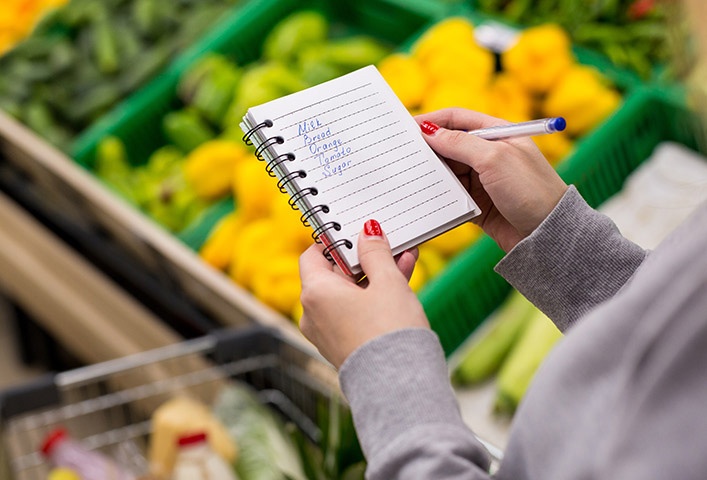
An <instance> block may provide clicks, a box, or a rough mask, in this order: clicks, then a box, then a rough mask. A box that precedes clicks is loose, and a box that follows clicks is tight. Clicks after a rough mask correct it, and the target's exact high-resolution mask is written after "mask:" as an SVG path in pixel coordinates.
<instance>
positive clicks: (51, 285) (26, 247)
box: [0, 194, 180, 363]
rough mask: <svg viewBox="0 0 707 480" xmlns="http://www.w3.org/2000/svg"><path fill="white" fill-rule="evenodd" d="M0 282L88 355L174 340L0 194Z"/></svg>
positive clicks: (95, 358)
mask: <svg viewBox="0 0 707 480" xmlns="http://www.w3.org/2000/svg"><path fill="white" fill-rule="evenodd" d="M0 223H1V224H2V225H3V229H2V230H0V247H1V248H0V285H2V287H3V290H4V291H5V292H6V294H7V295H8V296H9V297H10V298H12V300H13V301H15V302H17V304H18V305H20V306H21V307H22V308H23V309H24V310H25V311H26V312H28V313H29V314H31V315H32V317H33V318H34V319H35V320H36V321H37V322H38V323H39V324H40V325H42V326H43V327H44V328H45V329H46V330H47V331H48V332H50V333H51V334H52V336H53V337H54V338H55V339H56V340H57V341H59V342H60V343H61V344H62V345H64V346H65V347H66V348H67V349H68V350H70V351H71V352H72V353H73V354H74V355H75V356H76V357H77V358H79V359H80V360H82V361H84V362H86V363H95V362H101V361H105V360H109V359H112V358H119V357H122V356H125V355H129V354H132V353H136V352H140V351H144V350H147V349H151V348H156V347H160V346H164V345H168V344H171V343H174V342H177V341H179V340H180V338H179V336H178V335H177V334H175V333H174V332H173V331H172V330H171V329H169V328H168V327H166V326H165V325H164V324H163V322H161V321H160V320H159V319H158V318H157V317H155V316H154V315H152V314H151V313H150V312H148V311H147V310H146V309H145V308H144V307H143V306H142V305H140V304H138V303H137V302H136V301H135V300H134V299H132V298H131V297H130V296H129V295H127V294H126V293H124V292H123V291H121V290H120V289H118V288H117V287H116V286H115V285H114V284H113V283H112V282H111V281H110V280H109V279H107V278H106V277H105V276H104V275H103V274H102V273H101V272H99V271H98V270H97V269H95V267H93V266H92V265H90V264H89V263H88V262H87V261H86V260H84V259H83V258H82V257H81V256H80V255H78V254H77V253H75V252H73V251H71V250H70V249H69V248H68V247H67V246H66V245H64V244H63V242H61V241H60V240H59V239H57V238H56V237H54V236H52V235H51V234H50V233H49V232H48V231H47V230H46V229H45V228H44V227H43V226H42V225H40V224H39V223H38V222H37V221H36V220H35V219H33V218H32V217H30V216H29V215H28V214H27V213H26V212H25V211H23V210H22V209H21V208H20V207H18V206H17V205H16V204H15V203H14V202H13V201H12V200H11V199H10V198H8V197H7V196H5V195H4V194H0Z"/></svg>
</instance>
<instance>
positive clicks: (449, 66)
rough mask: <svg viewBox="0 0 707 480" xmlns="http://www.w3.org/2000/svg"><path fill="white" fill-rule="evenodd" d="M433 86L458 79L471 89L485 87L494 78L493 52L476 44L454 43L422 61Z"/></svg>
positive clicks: (494, 61)
mask: <svg viewBox="0 0 707 480" xmlns="http://www.w3.org/2000/svg"><path fill="white" fill-rule="evenodd" d="M421 63H422V65H423V66H424V68H425V70H426V72H427V75H428V77H429V79H430V83H432V85H433V88H434V86H436V85H437V84H440V83H446V82H449V81H450V80H451V81H456V82H457V83H460V84H463V85H466V87H467V88H468V89H469V90H477V89H480V88H485V87H487V86H488V85H489V83H490V82H491V79H492V78H493V74H494V70H495V68H496V60H495V58H494V56H493V54H492V53H491V52H490V51H488V50H486V49H484V48H481V47H479V46H477V45H476V44H469V45H461V44H453V45H449V46H447V47H446V48H445V49H443V50H440V51H439V52H438V53H437V54H436V55H432V56H429V57H428V58H427V59H426V60H424V61H421Z"/></svg>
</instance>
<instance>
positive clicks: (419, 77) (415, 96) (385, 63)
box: [378, 53, 429, 109]
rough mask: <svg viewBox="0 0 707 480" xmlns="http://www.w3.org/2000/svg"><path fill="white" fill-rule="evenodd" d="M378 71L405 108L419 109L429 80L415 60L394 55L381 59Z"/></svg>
mask: <svg viewBox="0 0 707 480" xmlns="http://www.w3.org/2000/svg"><path fill="white" fill-rule="evenodd" d="M378 70H379V71H380V73H381V75H382V76H383V78H384V79H385V80H386V82H388V85H390V88H392V89H393V92H395V94H396V95H397V96H398V98H399V99H400V101H401V102H402V103H403V105H405V107H406V108H408V109H417V108H419V106H420V104H421V103H422V99H423V98H424V97H425V94H426V93H427V88H428V86H429V79H428V76H427V73H426V72H425V70H424V69H423V68H422V65H420V63H419V62H418V61H417V59H415V58H414V57H412V56H410V55H404V54H402V53H396V54H393V55H390V56H388V57H386V58H385V59H383V60H382V61H381V62H380V63H379V64H378Z"/></svg>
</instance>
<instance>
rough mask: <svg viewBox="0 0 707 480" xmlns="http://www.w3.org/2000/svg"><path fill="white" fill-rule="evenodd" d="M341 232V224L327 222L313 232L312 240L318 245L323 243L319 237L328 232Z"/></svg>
mask: <svg viewBox="0 0 707 480" xmlns="http://www.w3.org/2000/svg"><path fill="white" fill-rule="evenodd" d="M332 228H333V229H334V230H337V231H338V230H341V224H340V223H339V222H327V223H324V224H322V225H319V226H318V227H317V228H315V229H314V231H313V232H312V238H313V239H314V241H315V242H317V243H322V241H321V240H320V239H319V237H320V236H321V235H322V234H323V233H324V232H326V231H327V230H331V229H332Z"/></svg>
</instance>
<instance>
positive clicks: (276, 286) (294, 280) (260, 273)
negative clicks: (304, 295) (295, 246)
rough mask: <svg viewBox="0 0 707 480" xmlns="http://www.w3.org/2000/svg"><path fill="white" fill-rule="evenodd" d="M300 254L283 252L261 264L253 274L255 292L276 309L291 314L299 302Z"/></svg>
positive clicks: (259, 297)
mask: <svg viewBox="0 0 707 480" xmlns="http://www.w3.org/2000/svg"><path fill="white" fill-rule="evenodd" d="M301 290H302V287H301V286H300V279H299V255H295V254H291V253H290V254H281V255H277V256H275V257H273V258H271V259H270V260H269V261H268V262H265V263H263V264H261V265H260V268H258V269H257V270H256V271H255V272H254V274H253V293H255V296H256V297H258V299H259V300H260V301H262V302H263V303H265V304H266V305H269V306H270V307H272V308H274V309H275V310H277V311H279V312H281V313H283V314H285V315H291V314H292V312H293V311H294V309H295V306H296V305H297V304H298V303H299V297H300V292H301Z"/></svg>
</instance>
